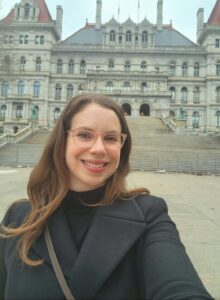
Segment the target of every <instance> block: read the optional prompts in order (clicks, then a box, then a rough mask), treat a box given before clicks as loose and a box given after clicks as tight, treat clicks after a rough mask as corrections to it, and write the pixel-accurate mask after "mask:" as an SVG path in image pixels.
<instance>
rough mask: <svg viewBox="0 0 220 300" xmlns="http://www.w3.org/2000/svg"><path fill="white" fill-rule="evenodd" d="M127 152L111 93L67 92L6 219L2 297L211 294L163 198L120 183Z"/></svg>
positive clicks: (126, 135) (158, 298)
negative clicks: (24, 187)
mask: <svg viewBox="0 0 220 300" xmlns="http://www.w3.org/2000/svg"><path fill="white" fill-rule="evenodd" d="M130 151H131V136H130V132H129V129H128V126H127V123H126V119H125V116H124V113H123V110H122V109H121V108H120V107H119V106H118V105H117V104H116V102H115V101H114V100H112V99H111V98H109V97H107V96H105V95H97V94H95V95H93V94H91V95H90V94H89V95H79V96H76V97H74V98H72V100H71V101H70V102H69V103H68V105H67V106H66V108H65V109H64V111H63V113H62V114H61V116H60V118H59V119H58V121H57V123H56V125H55V127H54V129H53V131H52V133H51V136H50V138H49V140H48V142H47V144H46V146H45V149H44V151H43V154H42V156H41V159H40V161H39V163H38V164H37V165H36V166H35V167H34V168H33V170H32V173H31V175H30V178H29V182H28V185H27V191H28V197H29V199H28V200H23V201H19V202H16V203H15V204H13V205H12V206H11V207H10V208H9V210H8V211H7V213H6V215H5V217H4V219H3V222H2V230H1V239H0V247H1V249H0V264H1V265H0V268H1V269H0V293H1V298H0V299H5V300H12V299H20V300H21V299H22V300H31V299H32V300H38V299H41V300H43V299H44V300H50V299H51V300H56V299H57V300H58V299H59V300H60V299H76V300H81V299H82V300H83V299H84V300H92V299H96V300H98V299H100V300H101V299H102V300H105V299H106V300H107V299H108V300H129V299H132V300H134V299H135V300H138V299H148V300H175V299H176V300H177V299H178V300H183V299H184V300H187V299H197V300H199V299H203V300H204V299H206V300H208V299H213V298H212V297H211V296H210V295H209V293H208V292H207V291H206V289H205V287H204V286H203V284H202V282H201V280H200V278H199V276H198V274H197V272H196V270H195V269H194V267H193V265H192V263H191V261H190V259H189V257H188V255H187V254H186V251H185V248H184V246H183V244H182V242H181V241H180V238H179V234H178V231H177V229H176V226H175V224H174V222H173V221H172V220H171V218H170V217H169V215H168V212H167V205H166V203H165V201H164V200H163V199H161V198H157V197H155V196H151V195H150V193H149V191H148V190H147V189H146V188H136V189H133V190H128V189H127V188H126V183H125V179H126V175H127V174H128V172H129V155H130Z"/></svg>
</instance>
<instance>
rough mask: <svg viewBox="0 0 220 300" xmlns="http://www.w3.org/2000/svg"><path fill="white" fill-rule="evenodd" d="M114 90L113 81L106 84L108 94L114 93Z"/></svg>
mask: <svg viewBox="0 0 220 300" xmlns="http://www.w3.org/2000/svg"><path fill="white" fill-rule="evenodd" d="M112 89H113V83H112V82H111V81H108V82H107V84H106V90H107V92H112Z"/></svg>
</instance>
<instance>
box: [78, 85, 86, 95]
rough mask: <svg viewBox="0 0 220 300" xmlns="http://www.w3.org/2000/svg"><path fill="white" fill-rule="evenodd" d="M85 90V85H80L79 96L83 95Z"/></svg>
mask: <svg viewBox="0 0 220 300" xmlns="http://www.w3.org/2000/svg"><path fill="white" fill-rule="evenodd" d="M84 90H85V86H84V84H80V85H79V94H82V93H83V91H84Z"/></svg>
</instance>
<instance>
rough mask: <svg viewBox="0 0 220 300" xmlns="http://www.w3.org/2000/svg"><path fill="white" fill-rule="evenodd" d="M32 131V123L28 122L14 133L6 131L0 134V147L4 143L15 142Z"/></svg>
mask: <svg viewBox="0 0 220 300" xmlns="http://www.w3.org/2000/svg"><path fill="white" fill-rule="evenodd" d="M32 131H33V124H32V123H30V124H29V125H28V126H26V127H25V128H23V129H21V130H20V131H18V132H16V133H7V134H4V135H2V136H0V148H1V147H3V146H4V145H6V144H7V143H17V142H18V141H20V140H22V139H23V138H25V137H26V136H27V135H29V134H30V133H31V132H32Z"/></svg>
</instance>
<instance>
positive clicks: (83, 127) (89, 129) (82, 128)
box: [73, 126, 121, 134]
mask: <svg viewBox="0 0 220 300" xmlns="http://www.w3.org/2000/svg"><path fill="white" fill-rule="evenodd" d="M73 130H87V131H92V132H96V130H93V129H91V128H89V127H85V126H82V127H77V128H74V129H73ZM101 132H103V133H119V134H120V133H121V132H118V131H117V130H109V131H101Z"/></svg>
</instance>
